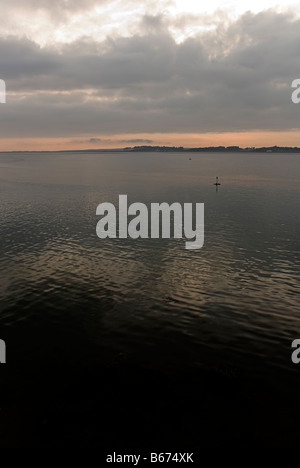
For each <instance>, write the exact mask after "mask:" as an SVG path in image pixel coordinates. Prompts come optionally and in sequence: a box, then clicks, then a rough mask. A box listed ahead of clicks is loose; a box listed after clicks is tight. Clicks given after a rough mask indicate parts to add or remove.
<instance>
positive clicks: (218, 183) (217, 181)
mask: <svg viewBox="0 0 300 468" xmlns="http://www.w3.org/2000/svg"><path fill="white" fill-rule="evenodd" d="M214 185H221V184H220V182H219V177H218V176H217V177H216V182H215V183H214Z"/></svg>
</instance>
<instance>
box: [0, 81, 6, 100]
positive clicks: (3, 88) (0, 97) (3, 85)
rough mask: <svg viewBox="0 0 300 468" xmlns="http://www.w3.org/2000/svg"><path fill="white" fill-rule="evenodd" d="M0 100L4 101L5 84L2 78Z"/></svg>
mask: <svg viewBox="0 0 300 468" xmlns="http://www.w3.org/2000/svg"><path fill="white" fill-rule="evenodd" d="M0 102H1V103H2V104H5V103H6V86H5V81H4V80H0Z"/></svg>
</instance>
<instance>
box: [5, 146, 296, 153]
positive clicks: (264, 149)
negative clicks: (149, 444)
mask: <svg viewBox="0 0 300 468" xmlns="http://www.w3.org/2000/svg"><path fill="white" fill-rule="evenodd" d="M135 151H136V152H174V153H179V152H180V153H189V152H206V153H207V152H211V153H220V152H221V153H222V152H223V153H232V152H236V153H300V148H299V147H297V146H294V147H292V146H261V147H259V148H256V147H255V146H253V147H246V148H241V147H240V146H204V147H197V148H184V147H183V146H132V147H131V146H127V147H125V148H106V149H105V148H104V149H103V148H97V149H90V148H89V149H82V150H32V151H30V150H26V151H0V154H1V153H107V152H113V153H117V152H118V153H123V152H124V153H128V152H135Z"/></svg>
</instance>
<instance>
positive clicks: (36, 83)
mask: <svg viewBox="0 0 300 468" xmlns="http://www.w3.org/2000/svg"><path fill="white" fill-rule="evenodd" d="M37 3H38V4H39V7H41V6H42V5H43V1H39V2H37V1H35V0H31V1H27V6H28V7H29V6H30V7H32V8H34V7H35V5H36V4H37ZM67 3H68V2H65V1H62V0H55V1H53V2H52V4H53V5H52V6H53V7H52V9H51V15H52V20H53V21H54V22H63V21H64V17H67V15H68V8H67ZM107 3H108V2H106V1H105V0H103V1H102V2H99V1H97V2H96V1H93V0H89V1H84V0H77V1H75V2H72V8H74V11H77V10H78V12H79V11H81V9H82V8H83V7H85V8H86V7H87V6H88V7H94V6H95V4H97V5H102V6H103V8H104V7H105V5H106V4H107ZM113 3H118V2H113ZM131 3H132V5H133V3H134V2H131ZM12 4H13V7H14V8H15V9H16V10H15V11H18V9H21V8H22V5H23V3H22V2H21V0H19V1H17V0H15V1H14V2H12ZM129 4H130V3H129ZM47 14H50V13H49V12H48V13H47ZM104 16H105V15H104ZM197 21H198V23H197ZM8 23H9V21H8ZM177 23H178V24H177ZM188 24H190V26H191V27H194V26H195V24H196V25H197V24H198V25H202V26H203V27H202V30H199V28H198V30H197V31H196V32H194V33H193V34H191V35H190V36H189V37H186V38H185V39H182V40H180V41H179V40H178V38H176V37H175V36H174V30H175V29H176V28H177V29H178V27H179V26H180V25H183V26H182V27H184V28H187V27H188ZM212 24H213V25H214V27H212ZM178 25H179V26H178ZM6 28H7V25H6V27H4V28H3V27H2V29H1V36H0V78H2V79H4V80H5V81H6V87H7V103H6V104H5V105H3V104H1V105H0V136H1V137H2V138H9V137H11V138H14V137H16V138H20V137H74V136H83V135H87V136H89V140H87V141H90V142H91V143H97V142H100V141H101V138H102V135H106V136H107V135H114V134H126V133H128V134H137V138H136V139H133V140H130V141H136V142H142V141H143V140H142V139H140V138H139V136H138V134H151V133H173V132H178V133H185V132H186V133H199V134H201V133H205V132H237V131H246V132H247V131H252V130H253V131H254V130H261V131H262V130H271V131H285V130H291V129H299V123H300V118H299V117H300V104H299V106H297V105H295V104H293V103H292V101H291V93H292V88H291V83H292V81H293V80H294V79H295V78H300V20H299V19H298V18H297V17H295V16H294V15H293V14H291V12H285V13H279V12H278V11H275V10H267V11H263V12H261V13H258V14H254V13H250V12H246V13H244V14H243V15H242V16H240V17H238V18H237V19H235V20H232V19H231V20H229V18H228V15H227V14H226V13H224V12H223V13H222V12H221V11H219V12H217V13H216V14H215V15H212V16H211V15H206V16H205V15H202V16H201V15H198V16H197V15H194V14H190V15H181V16H179V17H176V18H173V17H172V18H171V17H170V16H168V15H166V14H165V13H164V12H162V13H161V14H155V15H150V14H144V15H142V16H139V17H138V20H137V21H136V22H132V32H131V34H128V33H125V32H123V33H122V34H113V35H108V36H107V35H106V36H105V37H100V38H99V39H98V40H97V39H96V38H95V37H92V36H90V35H89V34H88V31H87V34H86V35H85V36H81V37H80V38H77V39H75V40H72V41H64V42H54V41H48V42H47V43H45V44H43V45H41V43H40V42H38V41H37V40H35V39H34V37H25V36H20V35H19V32H18V31H16V33H15V34H12V33H14V31H10V32H11V34H8V32H7V31H6ZM174 28H175V29H174ZM125 141H126V140H124V142H125ZM148 142H151V140H148ZM299 146H300V142H299Z"/></svg>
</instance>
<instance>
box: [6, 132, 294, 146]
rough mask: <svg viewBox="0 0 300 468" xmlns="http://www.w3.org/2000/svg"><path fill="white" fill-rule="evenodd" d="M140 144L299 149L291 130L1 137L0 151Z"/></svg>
mask: <svg viewBox="0 0 300 468" xmlns="http://www.w3.org/2000/svg"><path fill="white" fill-rule="evenodd" d="M91 140H92V141H91ZM93 140H94V141H93ZM139 140H140V141H139ZM144 140H145V141H144ZM147 140H148V141H149V142H148V141H147ZM150 141H151V142H150ZM141 145H151V146H164V145H165V146H183V147H185V148H189V147H203V146H231V145H237V146H240V147H252V146H254V147H260V146H274V145H277V146H291V147H294V146H298V147H300V132H299V131H296V130H295V131H284V132H260V131H253V132H240V133H203V134H192V133H191V134H187V133H165V134H163V133H155V134H119V135H106V136H101V137H98V136H90V135H89V136H88V137H87V136H81V137H76V138H14V139H12V138H3V139H1V146H0V151H60V150H84V149H98V148H99V149H113V148H124V147H126V146H141Z"/></svg>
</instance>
